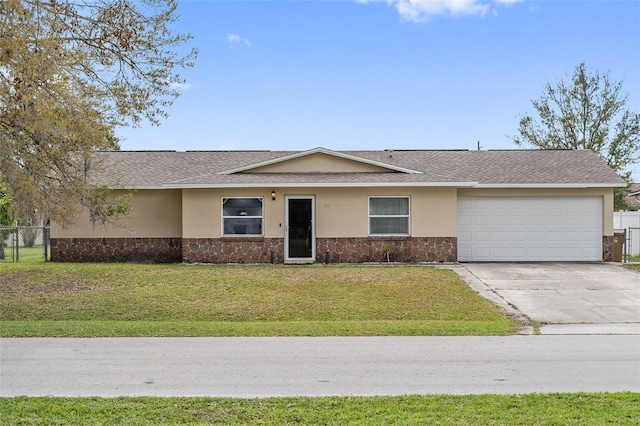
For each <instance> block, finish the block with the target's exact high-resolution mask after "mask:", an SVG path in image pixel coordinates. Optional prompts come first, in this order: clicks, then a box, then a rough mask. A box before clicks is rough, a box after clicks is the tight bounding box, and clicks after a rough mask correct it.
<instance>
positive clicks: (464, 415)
mask: <svg viewBox="0 0 640 426" xmlns="http://www.w3.org/2000/svg"><path fill="white" fill-rule="evenodd" d="M0 412H1V413H2V420H0V424H7V425H9V424H11V425H112V424H119V425H134V424H135V425H186V424H189V425H199V424H207V425H293V424H296V425H299V424H305V425H306V424H309V425H311V424H313V425H345V424H349V425H372V424H384V425H423V424H434V425H479V424H482V425H505V424H509V425H560V424H561V425H603V424H608V425H635V424H638V423H637V421H638V419H639V418H640V394H638V393H629V392H621V393H556V394H524V395H465V396H455V395H427V396H417V395H407V396H399V397H385V396H380V397H322V398H310V397H296V398H264V399H236V398H157V397H135V398H124V397H123V398H112V399H108V398H54V397H39V398H27V397H18V398H0Z"/></svg>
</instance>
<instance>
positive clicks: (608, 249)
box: [602, 235, 615, 262]
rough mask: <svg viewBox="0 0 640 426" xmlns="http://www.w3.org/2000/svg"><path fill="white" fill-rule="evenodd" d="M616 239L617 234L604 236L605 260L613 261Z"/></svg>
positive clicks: (603, 249) (603, 250)
mask: <svg viewBox="0 0 640 426" xmlns="http://www.w3.org/2000/svg"><path fill="white" fill-rule="evenodd" d="M614 239H615V236H613V235H603V236H602V260H604V261H605V262H613V251H614V246H615V242H614V241H615V240H614Z"/></svg>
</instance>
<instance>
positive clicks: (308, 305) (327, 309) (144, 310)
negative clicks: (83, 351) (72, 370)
mask: <svg viewBox="0 0 640 426" xmlns="http://www.w3.org/2000/svg"><path fill="white" fill-rule="evenodd" d="M518 326H519V324H517V323H515V322H513V321H512V320H511V319H510V318H508V317H507V316H506V315H505V314H504V313H502V312H500V311H499V310H498V309H497V308H496V307H494V306H493V305H492V304H491V303H489V302H488V301H486V300H485V299H483V298H481V297H480V296H478V295H477V294H476V293H474V292H473V291H472V290H471V289H470V288H469V287H468V286H467V285H466V284H465V283H464V282H463V281H462V280H461V279H460V278H459V277H458V276H457V275H456V274H455V273H454V272H452V271H449V270H441V269H437V268H433V267H424V266H390V267H389V266H311V267H310V266H271V265H264V266H241V267H240V266H238V267H235V266H208V265H145V264H87V263H71V264H63V263H42V264H36V263H29V264H27V263H25V264H21V263H3V264H0V335H1V336H5V337H7V336H239V335H242V336H276V335H307V336H323V335H500V334H501V335H504V334H512V333H514V332H516V331H517V328H518Z"/></svg>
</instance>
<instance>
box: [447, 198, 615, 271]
mask: <svg viewBox="0 0 640 426" xmlns="http://www.w3.org/2000/svg"><path fill="white" fill-rule="evenodd" d="M602 203H603V200H602V197H597V196H584V197H458V219H457V226H458V259H459V260H460V261H463V262H464V261H467V262H473V261H481V262H482V261H485V262H494V261H601V260H602V235H603V230H602V223H603V218H602V214H603V213H602V211H603V205H602Z"/></svg>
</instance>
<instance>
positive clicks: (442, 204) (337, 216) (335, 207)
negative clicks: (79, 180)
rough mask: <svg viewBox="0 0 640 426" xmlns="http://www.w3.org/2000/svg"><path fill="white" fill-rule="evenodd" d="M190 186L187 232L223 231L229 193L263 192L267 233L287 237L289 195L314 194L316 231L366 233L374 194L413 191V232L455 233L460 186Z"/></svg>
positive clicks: (185, 204) (185, 203) (322, 234)
mask: <svg viewBox="0 0 640 426" xmlns="http://www.w3.org/2000/svg"><path fill="white" fill-rule="evenodd" d="M275 191H276V200H275V201H274V200H272V199H271V189H270V188H264V189H243V188H239V189H185V190H183V196H182V209H183V214H182V221H183V223H182V230H183V236H184V237H185V238H219V237H220V236H221V229H222V222H221V201H222V198H223V197H263V199H264V215H265V216H264V217H265V219H264V236H265V237H267V238H282V237H284V232H285V196H287V195H290V196H314V197H315V213H316V221H315V225H316V236H317V237H319V238H330V237H366V236H367V235H368V206H369V204H368V203H369V201H368V197H369V196H385V195H388V196H410V199H411V201H410V203H411V225H410V226H411V235H412V236H414V237H421V236H428V237H451V236H455V230H456V216H455V211H456V189H455V188H275Z"/></svg>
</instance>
